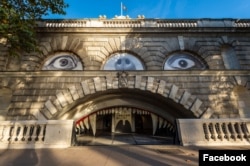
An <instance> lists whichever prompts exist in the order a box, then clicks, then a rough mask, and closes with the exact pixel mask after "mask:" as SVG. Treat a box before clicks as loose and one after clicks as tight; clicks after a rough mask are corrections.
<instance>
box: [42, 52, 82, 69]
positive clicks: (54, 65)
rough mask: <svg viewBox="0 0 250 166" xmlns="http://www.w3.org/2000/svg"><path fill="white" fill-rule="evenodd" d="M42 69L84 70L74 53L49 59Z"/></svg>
mask: <svg viewBox="0 0 250 166" xmlns="http://www.w3.org/2000/svg"><path fill="white" fill-rule="evenodd" d="M42 70H83V67H82V63H81V62H80V60H79V59H78V58H77V57H76V56H74V55H57V56H54V57H52V58H50V59H49V60H47V61H46V63H45V64H44V66H43V68H42Z"/></svg>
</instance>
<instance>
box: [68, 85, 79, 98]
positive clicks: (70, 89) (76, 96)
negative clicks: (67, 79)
mask: <svg viewBox="0 0 250 166" xmlns="http://www.w3.org/2000/svg"><path fill="white" fill-rule="evenodd" d="M69 92H70V93H71V96H72V98H73V100H77V99H79V98H80V97H79V94H78V93H77V89H76V87H75V86H71V87H69Z"/></svg>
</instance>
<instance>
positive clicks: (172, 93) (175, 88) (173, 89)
mask: <svg viewBox="0 0 250 166" xmlns="http://www.w3.org/2000/svg"><path fill="white" fill-rule="evenodd" d="M178 90H179V88H178V87H177V86H176V85H172V88H171V90H170V94H169V98H171V99H173V100H175V96H176V94H177V92H178Z"/></svg>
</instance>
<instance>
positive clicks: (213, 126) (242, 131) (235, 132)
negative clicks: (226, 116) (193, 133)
mask: <svg viewBox="0 0 250 166" xmlns="http://www.w3.org/2000/svg"><path fill="white" fill-rule="evenodd" d="M203 132H204V137H205V139H206V140H208V141H210V139H212V140H214V141H216V139H217V138H218V139H220V140H222V141H223V139H224V138H225V139H226V140H228V141H229V140H234V141H237V140H241V141H242V140H243V139H246V140H247V141H249V138H250V134H249V130H248V128H247V125H246V123H245V122H224V123H203Z"/></svg>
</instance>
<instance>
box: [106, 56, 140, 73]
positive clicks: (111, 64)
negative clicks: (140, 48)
mask: <svg viewBox="0 0 250 166" xmlns="http://www.w3.org/2000/svg"><path fill="white" fill-rule="evenodd" d="M103 70H144V67H143V65H142V63H141V61H140V60H139V59H138V58H136V57H135V56H133V55H130V54H128V53H119V54H115V55H113V56H111V57H110V58H109V59H108V60H107V61H106V62H105V64H104V65H103Z"/></svg>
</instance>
